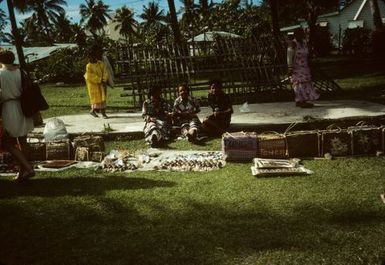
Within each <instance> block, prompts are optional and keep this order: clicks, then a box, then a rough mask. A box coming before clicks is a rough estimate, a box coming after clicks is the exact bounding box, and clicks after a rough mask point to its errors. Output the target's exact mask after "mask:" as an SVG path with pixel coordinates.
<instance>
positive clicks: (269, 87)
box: [115, 38, 339, 107]
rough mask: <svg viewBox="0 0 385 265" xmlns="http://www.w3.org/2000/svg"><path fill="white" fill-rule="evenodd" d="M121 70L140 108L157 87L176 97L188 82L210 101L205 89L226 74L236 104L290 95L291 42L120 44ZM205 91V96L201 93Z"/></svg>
mask: <svg viewBox="0 0 385 265" xmlns="http://www.w3.org/2000/svg"><path fill="white" fill-rule="evenodd" d="M116 54H117V55H118V58H117V60H116V62H115V70H116V75H117V77H118V78H119V79H121V81H125V82H126V83H127V86H126V87H125V90H126V92H125V93H124V94H125V95H131V96H132V97H133V98H134V106H133V107H140V106H141V105H142V103H143V100H145V99H146V97H147V91H148V89H149V88H150V87H152V86H157V87H159V88H161V89H162V91H163V96H164V97H165V98H166V99H168V100H170V101H173V100H174V99H175V97H176V87H177V85H178V84H179V83H182V82H187V83H188V84H189V86H190V88H191V91H192V94H193V95H194V96H196V95H198V96H197V97H198V98H199V99H201V101H202V105H204V103H205V96H202V95H203V94H206V95H207V93H206V92H205V93H203V92H200V93H199V92H198V91H201V90H205V91H207V90H208V83H209V80H210V79H221V80H222V81H223V85H224V90H225V92H226V93H228V94H230V95H231V98H232V100H233V103H234V104H238V103H243V102H245V101H248V102H250V103H251V102H258V101H274V100H277V96H278V95H285V94H290V93H292V92H290V91H291V86H290V83H289V82H288V79H287V66H286V47H285V43H284V42H282V41H276V40H274V39H272V38H266V39H258V40H257V39H241V38H237V39H224V38H217V39H216V40H215V41H214V42H195V43H187V44H185V45H183V46H176V45H156V47H147V46H117V47H116ZM316 77H317V78H316V79H315V86H316V88H317V89H318V90H319V91H320V92H321V93H322V92H324V93H329V92H333V91H336V90H339V87H338V86H337V85H336V84H335V83H334V82H333V81H332V80H329V79H327V78H324V77H322V76H320V75H317V76H316ZM199 95H201V96H199Z"/></svg>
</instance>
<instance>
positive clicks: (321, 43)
mask: <svg viewBox="0 0 385 265" xmlns="http://www.w3.org/2000/svg"><path fill="white" fill-rule="evenodd" d="M314 49H315V53H316V54H317V55H318V56H325V55H328V54H330V52H331V50H332V49H333V44H332V40H331V37H330V32H329V27H319V26H318V27H317V31H316V34H315V41H314Z"/></svg>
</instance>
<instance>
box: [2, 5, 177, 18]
mask: <svg viewBox="0 0 385 265" xmlns="http://www.w3.org/2000/svg"><path fill="white" fill-rule="evenodd" d="M149 1H150V0H103V2H104V4H106V5H108V6H109V8H110V9H111V10H112V11H115V10H116V9H117V8H120V7H122V6H124V5H126V6H127V7H128V8H131V9H133V10H134V12H135V16H136V17H135V18H136V19H138V16H139V14H140V13H141V12H142V10H143V5H146V6H147V4H148V2H149ZM66 2H67V6H65V7H64V9H65V11H66V13H67V16H68V18H70V19H71V21H73V22H74V23H75V22H79V19H80V15H79V5H80V4H85V3H86V1H85V0H66ZM155 2H157V3H158V4H159V7H160V8H161V9H164V11H165V12H167V11H168V4H167V0H158V1H157V0H155ZM180 7H181V2H180V0H175V8H176V9H177V10H179V8H180ZM0 8H1V9H2V10H4V11H5V12H6V13H8V9H7V4H6V0H3V1H2V2H1V3H0ZM16 16H17V19H24V18H26V17H28V15H22V14H18V13H17V12H16Z"/></svg>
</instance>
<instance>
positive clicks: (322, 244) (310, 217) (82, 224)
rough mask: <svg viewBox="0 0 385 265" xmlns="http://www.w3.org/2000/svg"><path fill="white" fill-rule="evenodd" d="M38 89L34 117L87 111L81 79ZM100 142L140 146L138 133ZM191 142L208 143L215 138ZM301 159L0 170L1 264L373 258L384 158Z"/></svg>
mask: <svg viewBox="0 0 385 265" xmlns="http://www.w3.org/2000/svg"><path fill="white" fill-rule="evenodd" d="M328 63H329V64H328ZM344 65H345V67H344ZM323 66H324V67H329V69H330V71H331V72H333V71H335V74H336V78H337V79H338V80H339V82H342V83H344V84H346V89H347V90H349V89H355V88H356V87H359V86H358V85H357V84H358V83H357V81H358V80H363V82H362V85H360V87H359V89H357V90H356V91H365V89H367V88H368V87H370V84H372V83H374V86H375V87H377V88H380V87H383V82H384V79H383V75H382V74H381V73H382V72H381V71H380V70H378V69H377V70H376V69H374V70H376V71H372V70H373V69H369V70H367V69H366V68H365V67H361V66H360V65H356V66H355V68H353V66H352V65H351V64H350V63H349V62H348V63H346V62H345V64H343V63H341V61H340V60H335V59H330V60H327V61H325V63H324V65H323ZM349 71H350V73H351V74H350V75H349ZM365 72H366V73H365ZM377 73H378V74H377ZM384 83H385V82H384ZM349 84H351V85H349ZM43 91H44V93H45V95H46V97H47V99H48V101H49V103H50V105H51V108H50V109H49V110H48V111H46V112H44V114H43V115H44V117H51V116H55V115H64V114H71V113H78V112H82V111H84V112H86V111H88V98H87V95H86V90H85V88H84V87H73V88H56V87H44V88H43ZM121 92H122V89H120V88H115V89H114V90H109V93H110V94H109V95H110V103H111V105H112V106H113V107H114V108H116V110H118V111H125V110H126V108H125V107H126V104H127V98H120V97H119V94H120V93H121ZM357 95H358V94H357ZM106 147H107V149H108V150H111V149H128V150H130V151H132V152H139V151H140V150H143V149H145V148H147V146H146V145H144V141H143V139H140V140H133V141H124V140H117V141H113V142H107V143H106ZM167 148H169V149H174V150H186V149H190V148H191V145H189V144H188V143H187V142H186V141H175V142H172V143H171V144H170V145H169V146H167ZM194 149H199V150H219V149H220V139H213V140H210V141H208V142H207V143H206V144H205V145H203V146H196V147H195V146H194ZM304 164H305V166H306V167H307V168H309V169H311V170H313V171H314V174H313V175H310V176H301V177H274V178H255V177H253V176H252V175H251V171H250V166H251V163H239V164H238V163H227V165H226V167H225V168H223V169H221V170H216V171H212V172H204V173H201V172H199V173H198V172H156V171H153V172H134V173H106V172H103V171H94V170H86V169H82V170H81V169H70V170H66V171H62V172H55V173H43V172H39V173H38V174H37V176H36V178H35V179H33V180H31V181H30V182H29V183H28V184H27V185H23V186H20V185H16V184H15V183H14V182H13V181H12V179H11V178H10V177H0V264H1V263H3V264H7V265H33V264H39V265H40V264H41V265H51V264H93V265H94V264H96V265H98V264H101V265H105V264H109V265H110V264H111V265H112V264H140V265H146V264H162V265H163V264H170V265H174V264H175V265H180V264H183V265H189V264H199V265H201V264H203V265H204V264H212V265H218V264H224V265H233V264H245V265H246V264H250V265H251V264H253V265H255V264H263V265H265V264H303V265H308V264H325V265H329V264H333V265H334V264H337V265H339V264H340V265H345V264H349V265H350V264H352V265H355V264H357V265H358V264H378V265H379V264H382V263H381V262H384V261H385V211H384V209H385V205H384V204H383V203H382V201H381V199H380V196H379V195H380V194H381V193H384V192H385V182H384V177H383V176H385V167H384V165H385V157H359V158H340V159H335V160H308V161H304Z"/></svg>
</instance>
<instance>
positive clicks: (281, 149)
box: [258, 132, 289, 158]
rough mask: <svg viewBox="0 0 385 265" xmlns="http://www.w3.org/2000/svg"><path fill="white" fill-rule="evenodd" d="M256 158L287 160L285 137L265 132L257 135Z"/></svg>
mask: <svg viewBox="0 0 385 265" xmlns="http://www.w3.org/2000/svg"><path fill="white" fill-rule="evenodd" d="M258 157H262V158H287V157H289V153H288V150H287V140H286V136H285V135H283V134H279V133H277V132H265V133H262V134H259V135H258Z"/></svg>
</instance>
